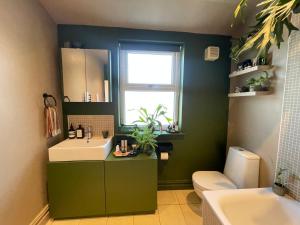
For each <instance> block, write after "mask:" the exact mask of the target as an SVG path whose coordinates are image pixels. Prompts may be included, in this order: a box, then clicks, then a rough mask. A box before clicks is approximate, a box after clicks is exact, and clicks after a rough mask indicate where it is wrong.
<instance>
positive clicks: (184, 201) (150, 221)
mask: <svg viewBox="0 0 300 225" xmlns="http://www.w3.org/2000/svg"><path fill="white" fill-rule="evenodd" d="M157 203H158V210H156V212H155V213H154V214H146V215H132V216H114V217H99V218H90V219H74V220H55V221H53V220H50V221H49V222H48V223H47V225H202V224H203V222H202V215H201V200H200V199H199V198H198V196H197V195H196V194H195V192H194V191H193V190H167V191H158V192H157Z"/></svg>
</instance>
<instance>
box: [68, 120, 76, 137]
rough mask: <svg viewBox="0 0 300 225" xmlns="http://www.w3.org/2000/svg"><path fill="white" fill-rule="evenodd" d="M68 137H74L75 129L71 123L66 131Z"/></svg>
mask: <svg viewBox="0 0 300 225" xmlns="http://www.w3.org/2000/svg"><path fill="white" fill-rule="evenodd" d="M68 137H69V139H74V138H75V137H76V131H75V130H74V127H73V124H72V123H71V125H70V129H69V131H68Z"/></svg>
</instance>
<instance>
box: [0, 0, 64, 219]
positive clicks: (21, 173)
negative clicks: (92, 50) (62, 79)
mask: <svg viewBox="0 0 300 225" xmlns="http://www.w3.org/2000/svg"><path fill="white" fill-rule="evenodd" d="M56 36H57V35H56V25H55V24H54V23H53V21H52V20H51V19H50V18H49V16H48V15H47V14H46V13H45V11H44V9H43V8H42V7H41V6H40V4H39V3H38V1H35V0H0V121H1V122H0V129H1V131H0V144H1V147H0V224H1V225H26V224H29V223H30V222H31V221H32V219H33V218H34V217H35V216H36V214H37V213H38V212H39V211H40V210H41V209H42V208H43V207H44V206H45V205H46V204H47V198H46V163H47V146H48V145H50V144H51V143H50V142H52V143H53V142H56V141H57V139H58V138H56V140H53V139H52V140H48V141H47V139H46V138H45V136H44V133H45V132H44V117H43V99H42V93H43V92H48V93H51V94H53V95H55V96H56V98H57V99H60V97H59V96H60V93H59V92H58V90H59V86H58V83H59V82H58V77H57V74H58V73H57V62H56V61H57V46H56V45H57V40H56ZM59 104H60V105H61V103H60V102H59ZM60 113H61V109H60Z"/></svg>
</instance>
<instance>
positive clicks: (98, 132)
mask: <svg viewBox="0 0 300 225" xmlns="http://www.w3.org/2000/svg"><path fill="white" fill-rule="evenodd" d="M71 123H72V124H73V126H74V128H75V129H76V128H77V127H78V126H79V125H82V126H83V128H84V129H86V128H87V127H88V126H91V127H92V133H93V135H94V136H102V131H104V130H108V132H109V135H110V136H112V135H114V116H113V115H68V127H70V124H71Z"/></svg>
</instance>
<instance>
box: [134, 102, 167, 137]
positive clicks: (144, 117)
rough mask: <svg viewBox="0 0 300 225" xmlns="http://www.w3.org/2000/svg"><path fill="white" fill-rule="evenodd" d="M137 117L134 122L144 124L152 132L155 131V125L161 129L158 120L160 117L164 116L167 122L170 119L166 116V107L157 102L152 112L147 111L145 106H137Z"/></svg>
mask: <svg viewBox="0 0 300 225" xmlns="http://www.w3.org/2000/svg"><path fill="white" fill-rule="evenodd" d="M137 111H138V113H139V119H138V120H136V121H134V122H133V123H134V124H137V125H138V124H142V125H146V126H147V127H148V128H149V129H150V130H152V132H154V131H155V128H156V127H159V128H160V130H162V123H161V121H160V119H161V118H164V119H165V120H166V121H167V122H168V123H170V122H171V121H172V119H170V118H169V117H167V116H166V114H167V107H165V106H163V105H161V104H159V105H158V106H157V107H156V109H155V111H154V113H149V112H148V110H147V109H146V108H143V107H141V108H139V109H138V110H137Z"/></svg>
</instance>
